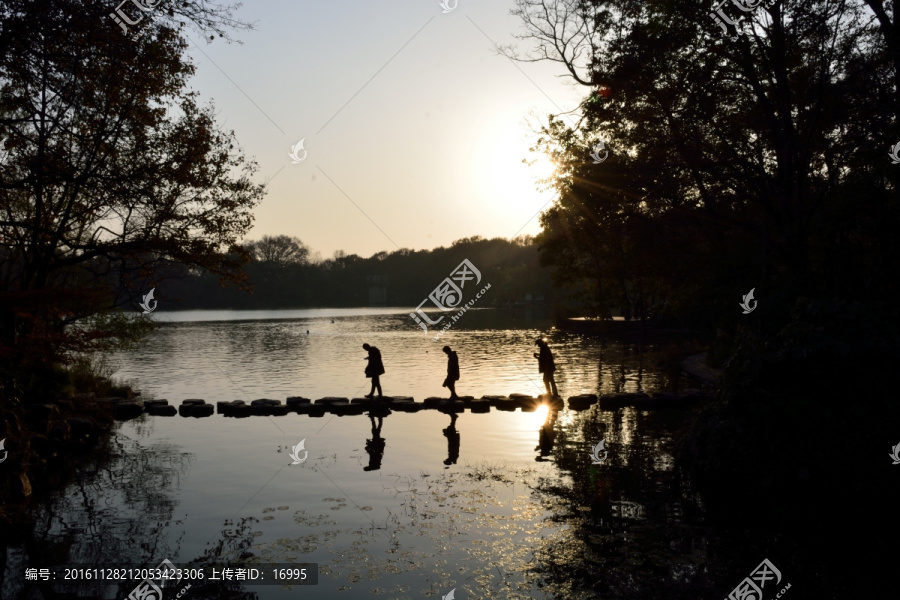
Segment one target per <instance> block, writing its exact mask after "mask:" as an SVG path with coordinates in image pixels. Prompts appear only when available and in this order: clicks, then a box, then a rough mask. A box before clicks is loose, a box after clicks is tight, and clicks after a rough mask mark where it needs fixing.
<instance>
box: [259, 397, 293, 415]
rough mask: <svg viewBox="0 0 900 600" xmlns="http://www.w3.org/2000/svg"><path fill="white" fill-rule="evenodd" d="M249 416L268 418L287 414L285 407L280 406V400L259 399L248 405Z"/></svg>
mask: <svg viewBox="0 0 900 600" xmlns="http://www.w3.org/2000/svg"><path fill="white" fill-rule="evenodd" d="M250 414H252V415H257V416H260V417H269V416H272V415H275V414H282V415H286V414H287V407H286V406H284V405H283V404H281V400H273V399H271V398H260V399H258V400H253V401H252V402H251V403H250Z"/></svg>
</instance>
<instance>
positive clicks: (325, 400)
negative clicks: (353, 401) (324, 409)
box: [315, 396, 350, 406]
mask: <svg viewBox="0 0 900 600" xmlns="http://www.w3.org/2000/svg"><path fill="white" fill-rule="evenodd" d="M335 402H346V403H348V404H349V403H350V399H349V398H337V397H335V396H327V397H325V398H319V399H318V400H316V402H315V404H317V405H318V406H322V405H324V404H334V403H335Z"/></svg>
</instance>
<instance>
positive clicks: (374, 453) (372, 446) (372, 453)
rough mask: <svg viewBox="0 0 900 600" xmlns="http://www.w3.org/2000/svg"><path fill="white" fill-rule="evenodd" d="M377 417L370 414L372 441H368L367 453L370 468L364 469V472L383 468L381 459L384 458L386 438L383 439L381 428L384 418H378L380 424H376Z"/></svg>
mask: <svg viewBox="0 0 900 600" xmlns="http://www.w3.org/2000/svg"><path fill="white" fill-rule="evenodd" d="M375 419H376V417H373V416H372V413H369V421H371V422H372V439H371V440H366V452H368V453H369V466H367V467H363V471H377V470H378V469H380V468H381V459H382V458H383V457H384V438H383V437H381V426H382V425H383V424H384V418H383V417H377V419H378V424H377V425H376V424H375Z"/></svg>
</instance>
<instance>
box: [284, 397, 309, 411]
mask: <svg viewBox="0 0 900 600" xmlns="http://www.w3.org/2000/svg"><path fill="white" fill-rule="evenodd" d="M311 402H312V400H310V399H309V398H304V397H303V396H288V398H287V399H286V400H285V401H284V403H285V404H286V405H287V406H289V407H291V409H295V408H297V407H298V406H300V405H303V404H310V403H311Z"/></svg>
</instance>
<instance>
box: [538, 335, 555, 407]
mask: <svg viewBox="0 0 900 600" xmlns="http://www.w3.org/2000/svg"><path fill="white" fill-rule="evenodd" d="M534 343H535V344H536V345H537V346H538V348H540V353H538V352H535V353H534V357H535V358H536V359H538V372H539V373H543V374H544V387H546V388H547V395H550V394H552V395H553V397H554V398H557V397H559V392H558V391H557V389H556V380H555V379H554V378H553V373H554V372H555V371H556V364H555V363H554V362H553V352H551V351H550V346H548V345H547V340H545V339H544V338H538V339H536V340H535V341H534Z"/></svg>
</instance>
